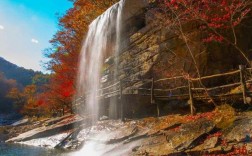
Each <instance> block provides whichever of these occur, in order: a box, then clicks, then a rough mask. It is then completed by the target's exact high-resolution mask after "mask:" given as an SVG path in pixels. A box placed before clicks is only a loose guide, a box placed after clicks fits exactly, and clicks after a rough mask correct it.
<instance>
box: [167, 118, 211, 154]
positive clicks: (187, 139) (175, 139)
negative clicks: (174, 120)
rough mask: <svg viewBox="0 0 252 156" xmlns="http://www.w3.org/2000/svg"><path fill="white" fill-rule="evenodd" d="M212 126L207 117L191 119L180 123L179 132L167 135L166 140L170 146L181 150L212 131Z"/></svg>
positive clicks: (190, 146) (189, 146) (191, 145)
mask: <svg viewBox="0 0 252 156" xmlns="http://www.w3.org/2000/svg"><path fill="white" fill-rule="evenodd" d="M214 127H215V124H214V123H213V122H212V121H210V120H207V119H200V120H197V121H193V122H191V123H187V124H183V125H181V127H180V130H179V132H177V133H175V134H174V133H171V134H170V135H167V141H168V142H169V143H170V144H171V146H172V148H174V149H176V150H178V151H182V150H185V149H188V148H192V147H194V146H195V145H194V144H193V143H194V141H196V140H197V139H199V138H200V137H201V136H203V135H204V134H206V133H209V132H210V131H212V130H213V129H214Z"/></svg>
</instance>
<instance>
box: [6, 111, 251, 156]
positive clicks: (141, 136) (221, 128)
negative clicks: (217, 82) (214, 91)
mask: <svg viewBox="0 0 252 156" xmlns="http://www.w3.org/2000/svg"><path fill="white" fill-rule="evenodd" d="M231 118H234V119H232V120H228V119H231ZM83 121H84V119H82V118H81V117H79V116H76V115H68V116H64V117H61V118H55V119H54V120H49V119H47V120H44V121H43V122H41V121H40V122H38V121H37V122H36V123H37V127H36V128H35V129H33V130H30V131H28V132H25V133H22V134H19V135H18V136H17V137H14V138H10V139H9V140H8V141H12V142H16V143H21V144H27V145H35V146H42V147H51V148H60V149H65V150H73V151H75V150H80V149H81V150H80V151H82V152H83V150H84V155H85V150H86V151H90V150H93V151H95V152H96V153H95V154H96V155H113V154H115V153H117V154H118V155H184V154H185V153H189V154H191V155H214V154H230V155H232V154H233V155H242V154H243V155H246V154H244V153H247V155H248V153H250V152H252V151H251V150H252V140H251V130H252V126H251V125H252V124H251V123H252V116H251V113H234V112H232V111H231V109H227V108H221V109H216V110H215V111H213V112H208V113H203V114H197V115H195V116H188V115H185V116H181V115H169V116H163V117H160V118H154V117H149V118H143V119H139V120H131V121H126V122H122V121H119V120H104V121H99V122H97V124H96V125H94V126H91V125H89V124H83ZM85 121H86V119H85ZM85 123H88V122H85ZM33 125H34V123H33ZM65 125H72V126H70V127H71V128H69V129H65V127H64V126H65ZM73 125H74V126H73ZM17 127H19V129H21V128H22V127H23V126H17ZM23 128H24V127H23ZM24 129H25V128H24ZM50 131H51V132H50ZM44 134H46V135H44ZM239 152H240V153H239ZM242 152H243V153H242ZM82 154H83V153H82Z"/></svg>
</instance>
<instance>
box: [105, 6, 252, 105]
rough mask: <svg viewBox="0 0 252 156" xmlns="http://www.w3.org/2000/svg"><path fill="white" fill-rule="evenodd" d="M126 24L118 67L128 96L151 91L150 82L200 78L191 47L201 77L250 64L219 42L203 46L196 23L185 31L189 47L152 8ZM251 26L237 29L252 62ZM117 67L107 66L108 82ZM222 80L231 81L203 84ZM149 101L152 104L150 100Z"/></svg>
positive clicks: (185, 28) (251, 21)
mask: <svg viewBox="0 0 252 156" xmlns="http://www.w3.org/2000/svg"><path fill="white" fill-rule="evenodd" d="M150 5H152V3H150ZM154 7H155V6H154ZM152 8H153V7H152ZM127 22H128V23H127ZM126 23H127V24H126V25H127V26H126V27H127V28H126V29H124V30H125V31H124V41H123V46H122V47H121V52H120V56H119V57H118V58H117V59H118V62H119V64H118V67H117V68H118V73H117V74H118V80H123V93H124V94H138V93H139V92H141V91H140V90H138V89H135V88H139V87H144V88H150V85H151V84H150V83H148V84H146V83H145V82H146V81H145V80H146V79H151V78H154V79H160V78H167V77H173V76H180V75H183V74H184V75H187V74H189V75H190V76H191V77H197V73H196V67H195V64H194V63H193V60H192V57H191V54H190V53H189V49H188V46H189V47H190V50H191V52H192V54H193V56H194V57H195V60H196V64H197V68H198V69H199V72H200V74H201V76H206V75H212V74H218V73H223V72H227V71H231V70H234V69H238V65H240V64H244V65H245V64H247V62H246V61H245V60H244V58H243V57H242V56H241V55H240V53H239V52H237V50H235V48H233V47H232V46H231V45H228V44H224V43H221V44H220V43H215V42H213V43H208V44H205V43H202V36H203V35H204V34H202V33H201V32H200V31H198V28H197V24H195V23H191V24H188V25H186V26H184V28H183V29H184V31H185V33H186V34H187V37H188V45H186V44H185V42H184V40H183V39H182V37H181V36H178V35H177V34H175V33H174V32H172V31H171V30H170V29H169V28H168V27H167V26H165V25H163V24H162V22H160V21H158V19H157V18H156V17H155V16H153V14H152V9H150V8H148V7H146V9H141V12H137V14H135V15H134V16H131V18H129V19H128V20H127V21H126ZM251 23H252V20H251V19H247V21H246V23H245V25H247V26H249V25H251ZM247 26H245V27H243V26H241V27H237V28H236V29H237V32H238V33H237V34H238V40H239V41H240V42H239V43H238V44H239V45H240V46H241V48H242V49H244V51H245V52H247V56H250V59H251V55H249V50H250V49H252V44H251V43H252V29H251V28H249V27H247ZM114 68H115V67H114V65H113V63H108V64H107V66H106V69H107V70H106V72H107V73H106V74H105V75H107V77H108V79H107V80H112V78H113V74H114V72H113V71H114ZM109 75H110V76H109ZM238 79H239V78H238ZM221 81H223V82H226V81H228V80H224V79H218V80H213V81H211V82H210V81H208V82H207V81H205V82H203V83H204V85H205V86H209V87H210V86H211V85H217V84H219V85H220V84H222V83H223V82H221ZM182 83H183V84H184V83H185V85H187V82H179V81H176V82H174V81H172V82H169V83H168V84H166V85H165V87H166V88H175V87H176V86H178V85H181V84H182ZM104 84H105V85H109V84H113V82H112V81H107V82H106V83H104ZM162 87H164V86H162V84H160V86H158V88H162ZM148 98H149V97H148ZM148 98H146V97H144V98H143V99H144V100H145V101H146V99H148ZM143 99H139V98H136V99H135V100H132V101H131V102H129V101H128V103H134V104H132V105H135V104H136V105H138V106H139V105H143V102H142V101H143ZM147 101H149V103H150V99H148V100H147ZM128 105H130V104H128ZM129 107H130V106H129ZM139 107H140V106H139ZM145 107H146V106H145ZM142 108H143V107H142Z"/></svg>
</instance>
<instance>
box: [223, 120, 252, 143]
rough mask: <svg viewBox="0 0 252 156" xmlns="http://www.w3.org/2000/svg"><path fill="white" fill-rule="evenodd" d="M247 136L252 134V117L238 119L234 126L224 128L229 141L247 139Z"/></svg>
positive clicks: (225, 136)
mask: <svg viewBox="0 0 252 156" xmlns="http://www.w3.org/2000/svg"><path fill="white" fill-rule="evenodd" d="M246 136H249V137H251V136H252V118H251V117H250V118H242V119H239V120H236V121H235V122H234V123H233V125H232V126H230V127H229V128H227V129H226V130H224V138H225V139H226V140H227V141H228V142H232V141H237V142H240V141H245V138H246Z"/></svg>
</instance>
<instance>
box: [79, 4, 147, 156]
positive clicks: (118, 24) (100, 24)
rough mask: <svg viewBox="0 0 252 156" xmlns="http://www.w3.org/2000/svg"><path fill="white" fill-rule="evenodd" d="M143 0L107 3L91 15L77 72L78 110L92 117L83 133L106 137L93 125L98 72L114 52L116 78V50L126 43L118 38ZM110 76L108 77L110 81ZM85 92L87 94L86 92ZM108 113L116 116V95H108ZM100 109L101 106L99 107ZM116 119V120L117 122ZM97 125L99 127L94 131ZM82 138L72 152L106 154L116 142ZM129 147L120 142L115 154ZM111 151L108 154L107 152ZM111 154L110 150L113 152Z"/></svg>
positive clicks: (97, 115) (123, 32) (118, 50)
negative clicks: (81, 106)
mask: <svg viewBox="0 0 252 156" xmlns="http://www.w3.org/2000/svg"><path fill="white" fill-rule="evenodd" d="M146 5H147V0H121V1H120V2H118V3H116V4H115V5H113V6H112V7H110V8H109V9H108V10H107V11H106V12H105V13H103V14H102V15H101V16H99V17H98V18H97V19H95V20H94V21H93V22H92V23H91V24H90V26H89V31H88V33H87V36H86V39H85V41H84V43H83V48H82V53H81V58H80V66H79V74H78V84H77V85H78V94H77V96H78V97H79V96H83V95H86V101H85V110H84V111H81V113H85V114H83V115H84V116H86V115H90V116H91V117H92V124H93V126H91V127H87V128H86V129H83V134H86V133H85V132H86V130H87V134H88V135H89V136H85V135H84V136H82V137H84V138H85V137H90V138H92V139H93V140H106V139H109V138H108V137H109V136H107V135H106V134H107V133H108V132H109V131H108V130H107V129H106V130H101V128H97V127H96V126H97V125H95V123H96V121H97V120H98V117H99V112H100V111H101V109H102V108H100V106H101V105H100V104H99V100H98V98H97V96H98V94H97V93H98V92H97V90H99V88H100V87H101V83H100V80H101V72H102V67H103V63H104V60H105V58H106V57H108V56H111V55H112V56H114V68H113V71H111V73H113V74H111V73H110V75H113V78H112V79H113V80H114V81H117V80H118V77H117V75H119V72H118V71H117V70H118V66H119V63H120V62H119V59H118V58H119V57H118V56H119V52H120V50H121V49H122V47H124V46H127V43H126V44H125V45H123V44H122V41H123V40H125V39H126V38H128V37H129V36H127V35H129V34H127V31H128V29H129V27H128V28H126V27H127V24H126V23H128V19H130V18H131V17H133V16H134V15H136V12H138V11H139V10H140V9H142V8H144V7H146ZM112 79H110V81H113V80H112ZM87 95H88V96H87ZM109 101H110V102H109V104H110V106H109V114H110V115H111V116H114V117H116V116H117V110H118V109H117V100H116V98H111V99H110V100H109ZM103 109H104V108H103ZM118 122H119V123H118ZM116 123H117V124H119V125H120V124H122V123H121V122H120V121H111V125H113V124H116ZM97 129H99V130H101V131H99V130H98V131H97ZM92 139H91V141H87V142H85V145H84V147H83V148H82V149H81V150H80V151H78V152H77V153H76V155H94V156H96V155H106V154H105V153H107V152H108V153H109V151H114V150H115V149H116V148H117V146H118V144H113V145H106V144H102V143H100V144H99V143H97V142H94V141H92ZM130 148H133V147H131V145H124V146H122V147H121V149H119V150H116V153H117V154H116V155H124V154H121V153H122V152H125V151H126V149H130ZM107 155H111V154H107ZM113 155H114V153H113Z"/></svg>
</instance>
